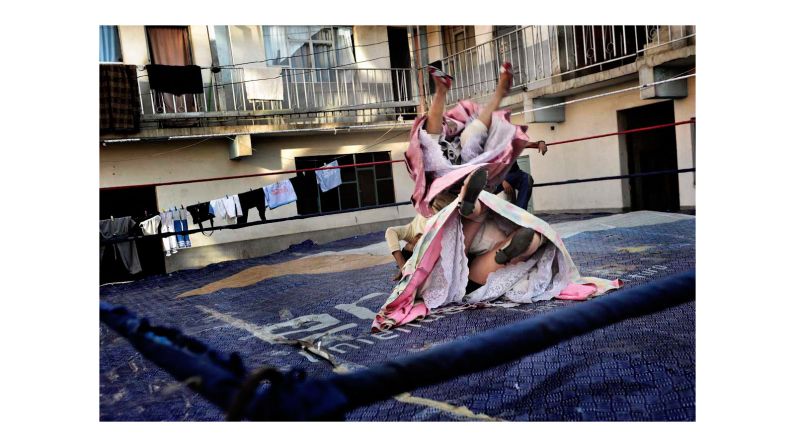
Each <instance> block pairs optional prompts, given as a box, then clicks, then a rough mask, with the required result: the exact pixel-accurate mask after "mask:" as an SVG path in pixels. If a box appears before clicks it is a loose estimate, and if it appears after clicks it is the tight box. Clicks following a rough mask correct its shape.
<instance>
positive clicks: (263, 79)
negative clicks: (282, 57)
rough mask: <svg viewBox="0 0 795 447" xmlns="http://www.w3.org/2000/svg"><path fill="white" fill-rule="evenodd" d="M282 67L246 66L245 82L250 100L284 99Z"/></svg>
mask: <svg viewBox="0 0 795 447" xmlns="http://www.w3.org/2000/svg"><path fill="white" fill-rule="evenodd" d="M281 75H282V67H266V68H244V69H243V82H244V83H245V86H246V98H248V99H249V100H250V101H284V85H283V81H282V78H281Z"/></svg>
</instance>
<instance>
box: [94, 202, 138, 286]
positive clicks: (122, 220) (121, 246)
mask: <svg viewBox="0 0 795 447" xmlns="http://www.w3.org/2000/svg"><path fill="white" fill-rule="evenodd" d="M133 228H135V221H134V220H133V219H132V218H131V217H130V216H127V217H119V218H116V219H105V220H100V221H99V239H100V240H103V241H107V240H108V239H115V238H119V237H127V236H130V232H131V231H132V230H133ZM108 251H110V252H112V253H113V258H114V259H116V260H119V261H120V262H121V263H122V265H124V268H125V269H127V271H128V272H130V273H131V274H133V275H134V274H136V273H140V272H141V261H139V260H138V247H137V246H136V245H135V241H125V242H118V243H115V244H108V245H100V246H99V260H100V262H101V261H102V258H103V257H104V256H105V253H106V252H108Z"/></svg>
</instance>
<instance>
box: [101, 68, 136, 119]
mask: <svg viewBox="0 0 795 447" xmlns="http://www.w3.org/2000/svg"><path fill="white" fill-rule="evenodd" d="M137 77H138V73H137V71H136V68H135V65H117V64H101V65H100V66H99V131H100V132H137V131H138V130H139V129H140V128H141V99H140V95H139V93H138V79H137Z"/></svg>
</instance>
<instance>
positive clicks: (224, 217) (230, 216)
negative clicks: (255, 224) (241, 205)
mask: <svg viewBox="0 0 795 447" xmlns="http://www.w3.org/2000/svg"><path fill="white" fill-rule="evenodd" d="M228 204H231V206H227V205H228ZM210 206H211V207H213V210H215V213H214V214H215V218H216V219H220V220H221V224H222V225H234V224H236V223H237V212H236V205H235V202H234V200H231V201H228V200H227V199H226V198H224V197H221V198H218V199H213V200H210Z"/></svg>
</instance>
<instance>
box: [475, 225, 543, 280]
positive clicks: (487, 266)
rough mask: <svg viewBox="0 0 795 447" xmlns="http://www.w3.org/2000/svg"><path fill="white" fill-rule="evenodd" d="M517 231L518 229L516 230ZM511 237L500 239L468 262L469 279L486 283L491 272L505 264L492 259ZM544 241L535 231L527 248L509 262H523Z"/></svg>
mask: <svg viewBox="0 0 795 447" xmlns="http://www.w3.org/2000/svg"><path fill="white" fill-rule="evenodd" d="M516 231H518V230H516ZM516 231H514V232H513V233H511V237H513V235H514V234H516ZM511 237H509V238H507V239H505V240H503V241H501V242H500V243H499V244H497V245H495V246H494V248H492V249H491V250H490V251H489V252H487V253H484V254H482V255H480V256H478V257H476V258H475V259H474V260H473V261H472V262H471V263H470V264H469V279H471V280H472V281H474V282H476V283H478V284H486V279H487V278H488V277H489V275H490V274H491V273H492V272H496V271H497V270H499V269H501V268H504V267H505V265H502V264H498V263H497V261H495V260H494V258H495V255H496V253H497V250H500V249H501V248H503V247H504V246H506V245H507V244H508V243H509V242H510V241H511ZM543 242H544V238H543V237H542V236H541V235H540V234H538V233H536V234H534V235H533V240H532V242H531V243H530V245H529V246H528V247H527V249H526V250H525V251H524V252H523V253H522V254H521V255H520V256H517V257H516V258H514V259H512V260H511V262H510V263H509V264H516V263H518V262H524V261H526V260H528V259H529V258H530V256H532V255H533V253H535V252H536V251H537V250H538V248H539V247H540V246H541V244H542V243H543Z"/></svg>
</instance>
